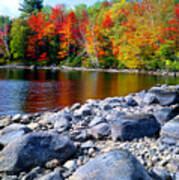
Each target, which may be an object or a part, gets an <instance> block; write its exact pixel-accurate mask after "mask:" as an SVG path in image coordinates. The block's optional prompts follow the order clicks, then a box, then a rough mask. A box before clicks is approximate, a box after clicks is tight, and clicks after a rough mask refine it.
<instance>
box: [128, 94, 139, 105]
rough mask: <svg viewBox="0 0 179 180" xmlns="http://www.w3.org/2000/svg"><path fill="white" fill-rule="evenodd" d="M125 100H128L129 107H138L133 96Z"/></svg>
mask: <svg viewBox="0 0 179 180" xmlns="http://www.w3.org/2000/svg"><path fill="white" fill-rule="evenodd" d="M125 100H126V103H127V105H128V106H137V105H138V104H137V102H136V101H135V100H134V98H133V97H131V96H128V97H126V98H125Z"/></svg>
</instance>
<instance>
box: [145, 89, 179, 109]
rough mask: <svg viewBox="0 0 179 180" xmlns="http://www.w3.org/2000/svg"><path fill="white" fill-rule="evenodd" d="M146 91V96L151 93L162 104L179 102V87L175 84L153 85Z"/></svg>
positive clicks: (167, 104)
mask: <svg viewBox="0 0 179 180" xmlns="http://www.w3.org/2000/svg"><path fill="white" fill-rule="evenodd" d="M148 93H149V94H148ZM148 93H147V94H148V96H149V95H151V97H153V98H154V100H157V101H158V102H159V104H160V105H162V106H169V105H172V104H176V103H179V88H178V87H177V86H168V87H153V88H151V89H150V90H149V91H148Z"/></svg>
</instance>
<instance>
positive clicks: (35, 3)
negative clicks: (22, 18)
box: [19, 0, 43, 15]
mask: <svg viewBox="0 0 179 180" xmlns="http://www.w3.org/2000/svg"><path fill="white" fill-rule="evenodd" d="M20 6H21V7H20V9H19V10H20V11H22V12H23V13H24V14H25V15H29V14H32V13H35V12H37V11H40V10H41V9H42V8H43V0H24V1H23V3H22V4H21V5H20Z"/></svg>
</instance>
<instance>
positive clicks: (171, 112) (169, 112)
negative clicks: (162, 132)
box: [154, 105, 179, 124]
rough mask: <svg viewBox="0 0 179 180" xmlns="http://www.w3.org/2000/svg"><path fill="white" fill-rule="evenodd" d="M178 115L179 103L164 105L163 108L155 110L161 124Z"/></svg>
mask: <svg viewBox="0 0 179 180" xmlns="http://www.w3.org/2000/svg"><path fill="white" fill-rule="evenodd" d="M177 115H179V105H174V106H172V107H163V108H161V109H156V111H155V112H154V116H155V118H156V119H157V120H158V121H159V122H160V123H161V124H164V123H165V122H167V121H169V120H170V119H172V118H174V117H175V116H177Z"/></svg>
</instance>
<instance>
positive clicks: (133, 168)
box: [69, 150, 151, 180]
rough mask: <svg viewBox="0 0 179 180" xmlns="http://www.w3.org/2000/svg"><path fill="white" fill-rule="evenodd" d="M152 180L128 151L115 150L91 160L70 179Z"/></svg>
mask: <svg viewBox="0 0 179 180" xmlns="http://www.w3.org/2000/svg"><path fill="white" fill-rule="evenodd" d="M139 179H141V180H151V178H150V177H149V175H148V174H147V171H146V170H145V169H144V167H143V166H142V165H141V164H140V162H139V161H138V160H137V159H136V158H135V156H133V155H132V154H130V153H129V152H127V151H122V150H115V151H111V152H108V153H105V154H102V155H99V156H97V157H96V158H94V159H92V160H90V161H89V162H87V163H86V164H85V165H83V166H82V167H80V168H79V169H77V171H76V172H75V173H74V174H73V175H72V176H71V177H70V178H69V180H139Z"/></svg>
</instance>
